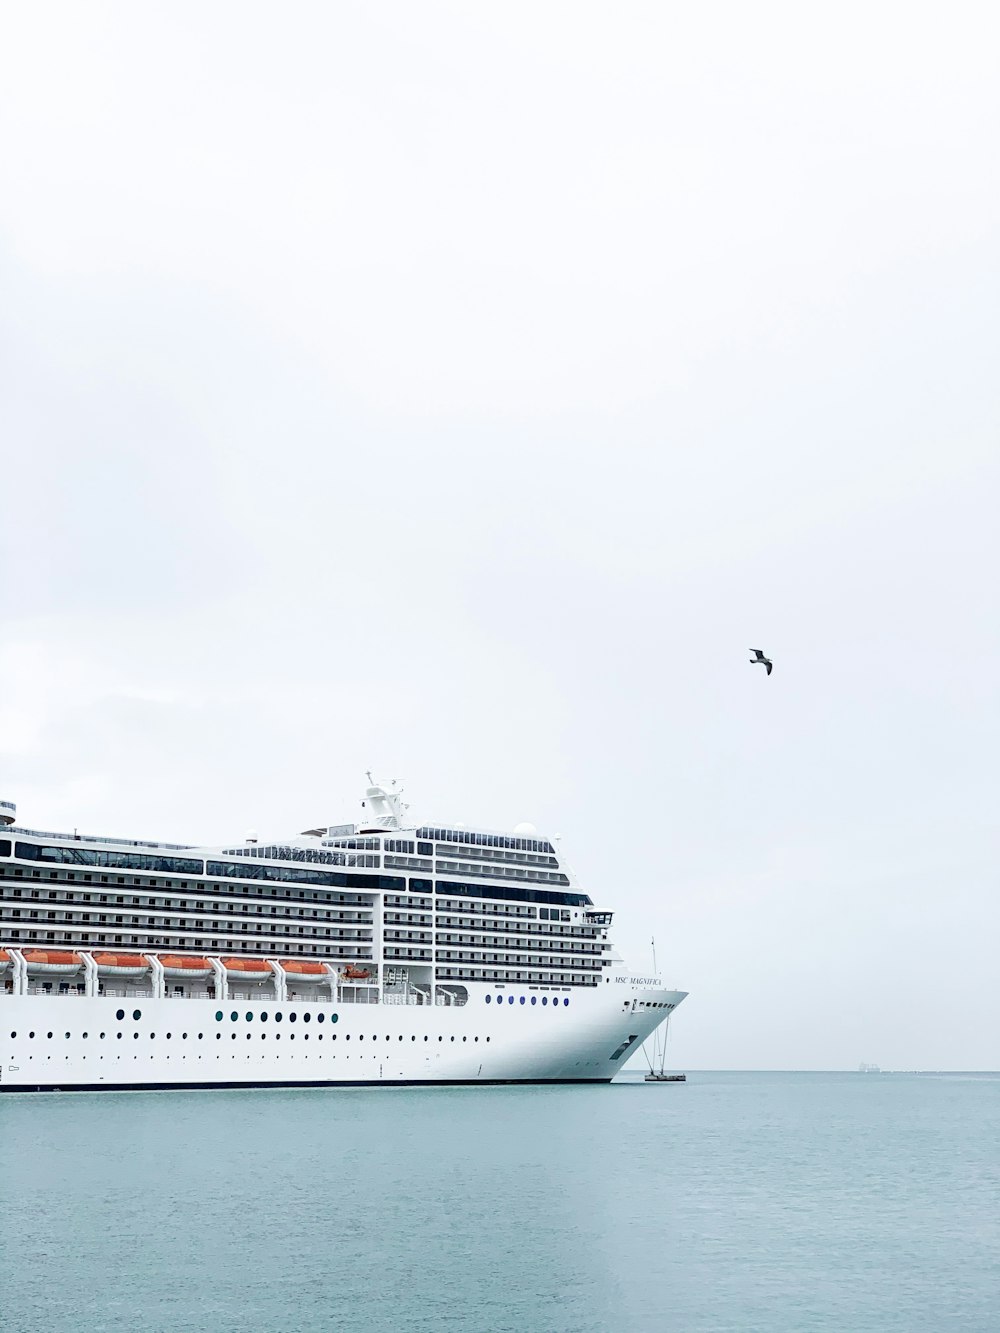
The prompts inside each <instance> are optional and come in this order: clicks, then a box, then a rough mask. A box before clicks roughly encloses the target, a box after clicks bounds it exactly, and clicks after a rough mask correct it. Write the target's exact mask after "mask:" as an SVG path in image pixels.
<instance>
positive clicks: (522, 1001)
mask: <svg viewBox="0 0 1000 1333" xmlns="http://www.w3.org/2000/svg"><path fill="white" fill-rule="evenodd" d="M521 1003H522V1004H524V996H523V995H522V996H521Z"/></svg>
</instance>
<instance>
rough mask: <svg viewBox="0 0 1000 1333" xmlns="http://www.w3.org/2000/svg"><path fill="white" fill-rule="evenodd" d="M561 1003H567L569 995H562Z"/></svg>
mask: <svg viewBox="0 0 1000 1333" xmlns="http://www.w3.org/2000/svg"><path fill="white" fill-rule="evenodd" d="M563 1004H569V996H568V995H564V996H563Z"/></svg>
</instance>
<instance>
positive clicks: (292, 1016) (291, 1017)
mask: <svg viewBox="0 0 1000 1333" xmlns="http://www.w3.org/2000/svg"><path fill="white" fill-rule="evenodd" d="M297 1018H298V1014H297V1013H296V1012H295V1010H294V1009H293V1010H292V1012H291V1013H290V1014H289V1015H288V1021H289V1023H294V1022H295V1020H296V1019H297Z"/></svg>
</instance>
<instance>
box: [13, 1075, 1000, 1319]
mask: <svg viewBox="0 0 1000 1333" xmlns="http://www.w3.org/2000/svg"><path fill="white" fill-rule="evenodd" d="M0 1182H2V1198H3V1215H2V1221H0V1327H2V1328H3V1329H4V1330H5V1333H36V1330H37V1331H38V1333H42V1330H44V1331H45V1333H63V1331H64V1330H66V1333H68V1331H69V1330H73V1331H74V1333H77V1331H78V1330H86V1333H103V1331H104V1330H115V1333H118V1331H119V1330H122V1329H123V1328H136V1329H141V1330H144V1333H160V1331H161V1330H162V1331H164V1333H166V1331H167V1330H170V1333H173V1331H174V1330H185V1331H187V1333H236V1330H239V1333H245V1330H247V1329H262V1330H267V1333H320V1331H322V1333H327V1331H328V1330H329V1331H331V1333H332V1331H333V1330H336V1333H340V1331H341V1330H345V1331H346V1330H351V1331H352V1333H376V1331H377V1333H382V1330H385V1331H386V1333H436V1330H444V1331H448V1330H455V1331H456V1333H458V1331H459V1330H462V1331H464V1330H472V1331H474V1333H506V1331H507V1330H510V1333H608V1331H609V1330H616V1331H617V1330H628V1331H629V1333H671V1331H674V1330H676V1331H677V1333H702V1330H704V1331H705V1333H708V1331H709V1330H711V1333H726V1331H727V1330H734V1331H735V1330H739V1333H747V1330H758V1329H759V1330H767V1333H791V1331H793V1330H794V1331H795V1333H799V1331H800V1330H834V1329H835V1330H849V1331H850V1333H866V1331H867V1330H872V1331H873V1333H874V1331H875V1330H878V1333H886V1331H887V1330H900V1333H903V1331H905V1333H920V1331H922V1330H934V1331H935V1333H940V1331H941V1330H951V1329H961V1330H977V1331H981V1333H996V1330H998V1329H1000V1076H997V1075H993V1076H988V1075H965V1076H963V1075H941V1076H927V1075H924V1076H918V1075H880V1076H877V1075H867V1076H866V1075H858V1074H693V1075H692V1076H691V1079H690V1081H689V1082H688V1083H687V1084H686V1085H683V1086H679V1085H666V1086H660V1087H656V1086H646V1085H644V1084H642V1083H639V1084H635V1085H631V1086H611V1087H575V1088H574V1087H551V1088H545V1087H542V1088H477V1089H447V1088H429V1089H425V1090H419V1089H398V1090H393V1089H374V1090H369V1089H357V1090H343V1091H315V1090H302V1091H261V1092H187V1093H151V1094H144V1093H142V1094H140V1093H122V1094H112V1093H100V1094H96V1095H87V1094H83V1095H79V1094H78V1095H72V1094H64V1095H54V1094H49V1095H44V1094H43V1095H38V1096H5V1097H0Z"/></svg>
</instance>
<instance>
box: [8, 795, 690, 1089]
mask: <svg viewBox="0 0 1000 1333" xmlns="http://www.w3.org/2000/svg"><path fill="white" fill-rule="evenodd" d="M401 796H402V793H401V792H400V791H399V790H398V789H397V788H395V787H392V786H380V785H379V784H377V783H375V782H373V781H372V780H371V778H370V777H369V786H368V789H367V791H366V794H365V799H364V801H363V803H362V818H361V819H360V820H359V821H357V822H356V823H353V824H342V825H335V826H329V825H327V826H321V827H317V828H310V829H308V830H307V831H305V832H304V833H302V834H300V835H299V836H298V837H295V838H290V839H288V840H286V841H282V842H280V843H277V842H275V843H264V844H262V843H258V842H256V841H253V840H248V841H246V842H244V843H242V844H239V845H225V846H220V847H191V846H181V845H175V844H166V843H154V842H137V841H128V840H123V839H115V838H98V837H88V836H79V835H76V834H73V835H66V834H52V833H41V832H37V831H33V830H31V829H27V828H21V827H19V826H18V825H17V824H16V823H15V815H16V812H15V810H14V808H13V806H12V805H10V804H9V803H5V802H0V1091H2V1090H21V1091H31V1090H36V1089H37V1090H47V1089H52V1088H60V1089H70V1088H113V1087H166V1086H170V1087H173V1086H185V1087H186V1086H205V1085H211V1086H229V1085H243V1086H246V1085H261V1084H309V1085H313V1084H338V1083H341V1084H343V1083H383V1082H394V1083H400V1082H402V1083H421V1082H432V1083H452V1082H515V1081H516V1082H521V1081H528V1082H535V1081H576V1080H580V1081H605V1082H606V1081H609V1080H610V1079H611V1078H612V1077H613V1076H614V1074H615V1073H617V1072H618V1071H619V1069H620V1067H621V1063H622V1061H623V1059H627V1057H628V1054H630V1053H631V1052H632V1051H633V1050H634V1049H635V1048H636V1047H637V1045H638V1044H639V1043H641V1042H642V1041H643V1040H644V1039H645V1037H646V1036H648V1035H649V1033H650V1032H652V1031H653V1029H654V1028H655V1027H656V1026H657V1025H658V1024H659V1023H660V1022H661V1021H663V1019H665V1018H666V1017H667V1016H668V1015H669V1014H670V1013H671V1012H672V1010H673V1009H674V1008H675V1007H676V1005H677V1004H678V1003H680V1001H681V1000H682V999H683V998H684V996H683V993H681V992H677V991H670V990H667V989H665V988H664V987H663V986H662V985H661V983H660V981H659V979H658V978H656V977H635V976H633V975H631V974H630V973H629V972H628V970H627V969H626V968H625V966H624V964H623V963H622V962H621V960H620V959H619V958H618V957H617V955H616V954H615V952H614V950H613V948H612V945H611V943H610V940H609V927H610V925H611V920H612V917H611V913H610V912H608V911H606V910H603V909H602V908H599V907H596V906H595V905H594V903H593V902H592V900H591V898H590V897H589V895H588V894H587V893H585V892H584V891H583V890H582V889H581V887H580V885H579V884H578V883H577V881H576V878H575V876H574V875H573V874H572V872H571V871H570V869H569V867H568V866H567V865H566V863H565V860H564V858H563V857H562V856H561V854H560V852H559V850H557V845H556V844H555V843H554V842H553V841H552V840H549V839H546V838H544V837H540V836H539V835H538V834H537V833H535V831H534V830H533V829H531V828H530V827H525V826H522V827H519V829H518V830H516V831H515V832H514V833H513V834H504V833H496V832H487V831H480V830H468V829H465V828H461V827H457V826H442V825H433V826H431V825H427V826H425V825H414V824H408V823H407V820H406V810H405V807H404V806H403V803H402V799H401ZM282 1038H284V1040H282ZM126 1042H129V1043H131V1046H128V1045H125V1044H124V1043H126ZM206 1043H207V1045H206Z"/></svg>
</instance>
